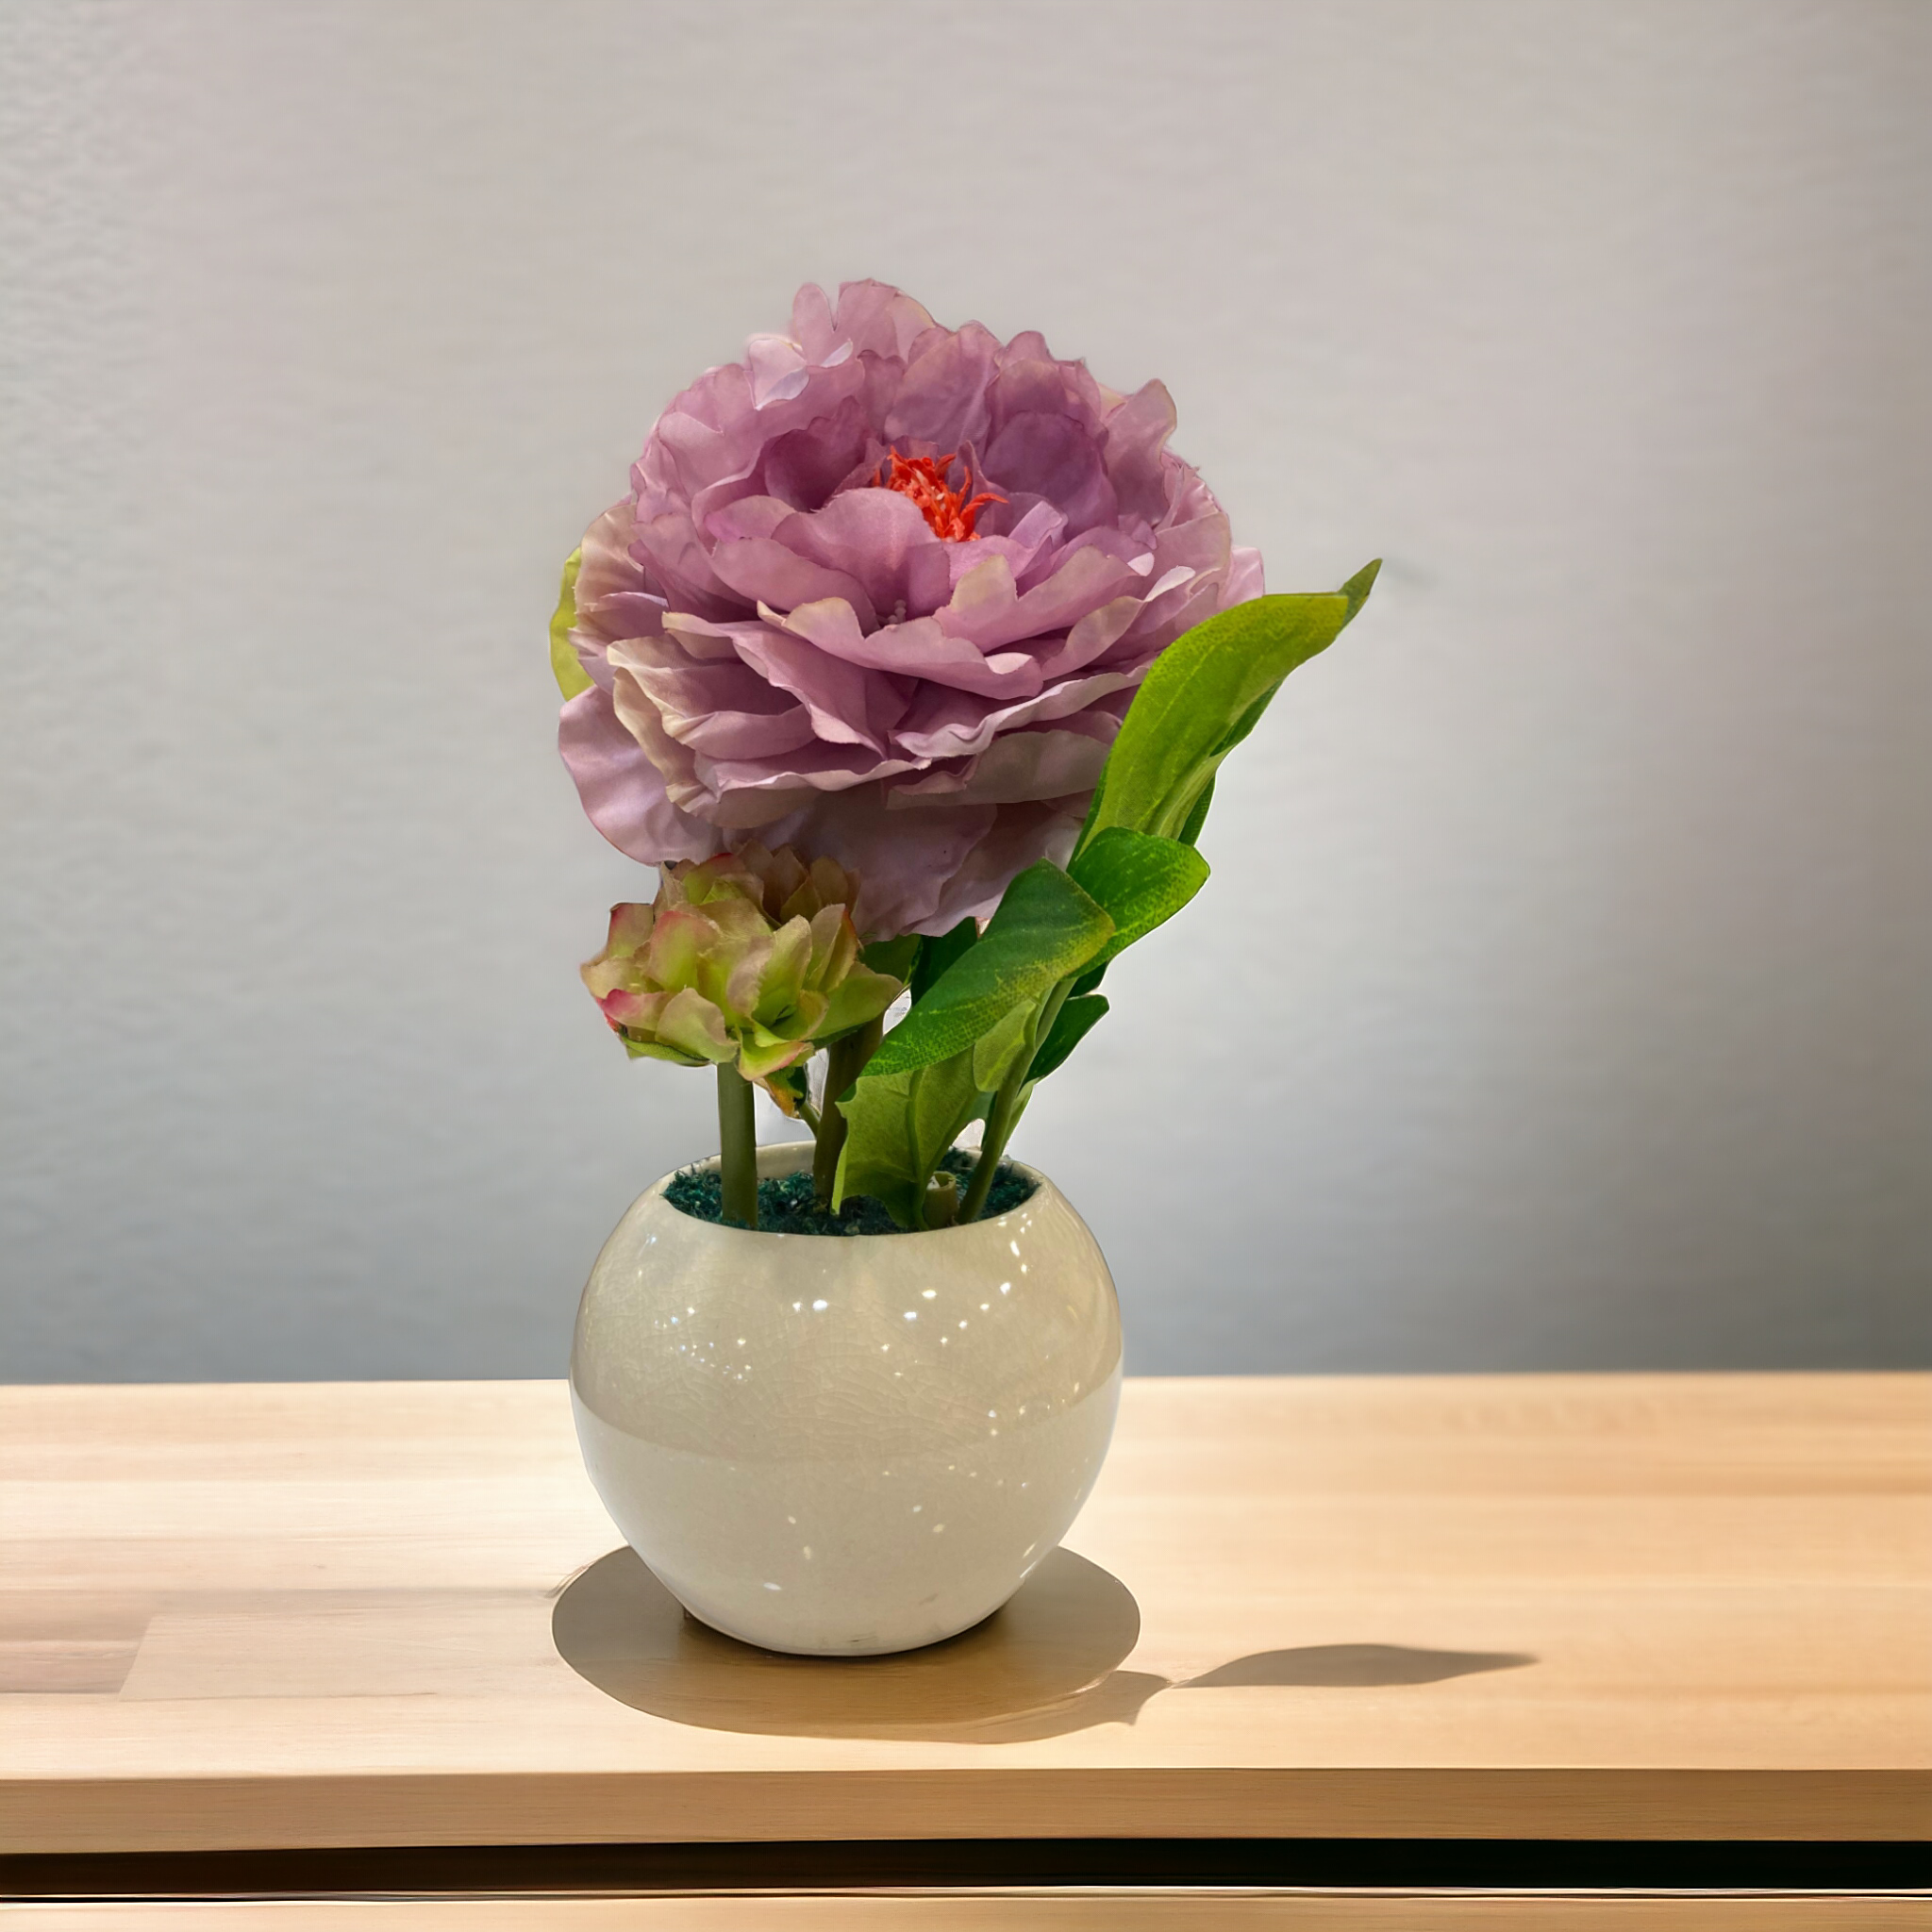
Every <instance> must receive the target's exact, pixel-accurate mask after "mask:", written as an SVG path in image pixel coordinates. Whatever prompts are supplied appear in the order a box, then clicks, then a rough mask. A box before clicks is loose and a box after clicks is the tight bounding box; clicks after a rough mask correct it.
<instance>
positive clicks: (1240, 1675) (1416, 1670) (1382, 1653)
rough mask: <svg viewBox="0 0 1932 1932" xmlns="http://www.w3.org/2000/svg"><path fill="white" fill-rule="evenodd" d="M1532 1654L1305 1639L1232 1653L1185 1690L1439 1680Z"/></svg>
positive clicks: (1511, 1667) (1506, 1667) (1522, 1660)
mask: <svg viewBox="0 0 1932 1932" xmlns="http://www.w3.org/2000/svg"><path fill="white" fill-rule="evenodd" d="M1535 1662H1536V1658H1535V1657H1532V1656H1531V1655H1530V1654H1529V1653H1528V1652H1527V1651H1526V1650H1411V1649H1410V1648H1409V1647H1408V1646H1407V1644H1405V1643H1308V1644H1304V1645H1303V1646H1302V1647H1301V1648H1300V1649H1299V1650H1260V1651H1257V1652H1256V1653H1255V1655H1254V1656H1253V1657H1236V1658H1235V1660H1234V1661H1233V1662H1232V1663H1229V1664H1223V1665H1222V1666H1221V1668H1220V1669H1219V1670H1214V1671H1209V1672H1208V1674H1207V1675H1206V1676H1202V1677H1190V1678H1189V1679H1188V1681H1187V1685H1186V1687H1185V1688H1186V1689H1188V1690H1190V1691H1223V1690H1231V1689H1234V1688H1236V1687H1238V1686H1246V1685H1252V1684H1327V1685H1334V1686H1337V1687H1340V1686H1344V1685H1365V1684H1440V1683H1441V1682H1442V1680H1443V1679H1444V1678H1445V1677H1473V1676H1474V1675H1475V1674H1477V1673H1478V1672H1479V1671H1520V1670H1521V1669H1522V1668H1523V1667H1524V1664H1533V1663H1535Z"/></svg>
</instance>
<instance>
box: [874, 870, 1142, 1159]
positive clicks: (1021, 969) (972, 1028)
mask: <svg viewBox="0 0 1932 1932" xmlns="http://www.w3.org/2000/svg"><path fill="white" fill-rule="evenodd" d="M949 937H950V936H949ZM1112 937H1113V921H1112V920H1110V919H1109V918H1108V916H1107V914H1106V912H1104V911H1103V910H1102V909H1101V908H1099V907H1098V906H1096V905H1095V904H1094V903H1093V901H1092V900H1091V898H1090V897H1089V896H1088V895H1087V893H1086V892H1084V891H1081V889H1080V888H1079V887H1078V886H1077V885H1075V884H1074V881H1073V880H1072V879H1071V878H1070V877H1068V875H1067V874H1065V873H1063V872H1062V871H1061V870H1060V869H1059V867H1058V866H1057V865H1055V864H1053V863H1052V862H1051V861H1049V860H1047V859H1044V858H1042V859H1041V860H1040V861H1039V863H1038V864H1035V865H1029V866H1028V867H1027V868H1026V870H1025V871H1024V872H1023V873H1022V874H1020V875H1019V876H1018V877H1017V878H1015V879H1014V880H1013V882H1012V884H1011V885H1009V886H1008V888H1007V891H1006V896H1005V897H1004V898H1003V899H1001V901H1000V905H999V910H998V911H997V912H995V913H994V914H993V916H992V919H991V923H990V924H988V926H987V928H986V931H985V932H984V933H982V934H981V935H980V938H979V941H978V943H977V944H976V945H974V946H972V947H970V948H969V949H968V950H967V951H966V952H964V953H962V954H961V955H960V956H959V957H958V958H956V959H955V960H954V961H953V963H952V964H951V965H950V966H948V967H947V968H946V970H945V971H944V972H943V973H942V974H941V975H940V977H939V978H938V980H936V981H935V982H934V983H933V984H932V985H931V986H930V987H929V988H928V989H927V991H926V993H925V996H924V998H923V999H920V1000H918V1001H916V1002H915V1003H914V1005H913V1008H912V1010H911V1011H910V1012H909V1013H908V1014H907V1016H906V1017H905V1019H903V1020H902V1021H900V1023H899V1024H898V1025H896V1026H894V1027H893V1028H892V1030H891V1032H890V1033H889V1034H887V1035H886V1037H885V1039H884V1041H882V1042H881V1043H880V1046H879V1049H878V1051H877V1052H876V1053H875V1054H874V1055H873V1057H872V1058H871V1060H870V1061H869V1062H868V1063H867V1066H866V1070H865V1076H864V1078H863V1079H861V1080H860V1082H859V1087H860V1090H861V1091H863V1089H864V1086H865V1083H866V1080H871V1079H878V1078H883V1077H885V1076H887V1075H890V1074H906V1073H910V1072H911V1071H912V1070H913V1069H914V1068H916V1067H925V1066H931V1065H933V1064H934V1063H935V1062H937V1061H940V1060H947V1059H951V1058H953V1057H954V1056H955V1055H956V1054H963V1053H967V1052H969V1050H970V1049H971V1048H972V1047H973V1046H974V1043H975V1042H976V1041H978V1040H979V1038H980V1036H981V1035H982V1034H986V1033H990V1032H991V1031H992V1029H993V1028H994V1027H995V1026H998V1025H999V1024H1001V1023H1002V1022H1007V1024H1008V1025H1010V1024H1012V1023H1011V1022H1010V1021H1008V1014H1010V1013H1011V1012H1012V1010H1013V1009H1014V1008H1016V1007H1029V1008H1030V1007H1036V1006H1037V1005H1038V1004H1039V1002H1040V1001H1041V1000H1043V999H1044V998H1045V997H1046V995H1047V994H1048V993H1049V992H1050V991H1052V990H1053V989H1054V987H1055V986H1056V985H1058V983H1059V981H1060V980H1062V979H1064V978H1065V977H1066V976H1067V975H1068V974H1071V973H1075V972H1077V971H1078V970H1079V969H1080V968H1081V967H1082V966H1084V965H1085V964H1086V963H1087V962H1088V960H1090V959H1091V958H1093V957H1094V955H1095V954H1097V953H1098V952H1099V951H1100V950H1101V948H1102V947H1103V946H1105V945H1106V944H1107V942H1108V940H1109V939H1111V938H1112ZM941 1151H942V1152H943V1149H942V1150H941Z"/></svg>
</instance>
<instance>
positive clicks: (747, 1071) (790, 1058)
mask: <svg viewBox="0 0 1932 1932" xmlns="http://www.w3.org/2000/svg"><path fill="white" fill-rule="evenodd" d="M812 1050H813V1048H812V1042H811V1041H810V1040H809V1039H805V1040H780V1039H777V1038H776V1037H774V1035H771V1034H767V1035H766V1036H765V1038H764V1040H763V1041H757V1040H748V1041H745V1042H744V1044H743V1046H742V1047H741V1050H740V1052H739V1057H738V1067H739V1071H740V1072H741V1074H743V1075H744V1077H745V1078H746V1079H747V1080H767V1079H769V1078H770V1077H771V1076H772V1075H773V1074H777V1073H782V1072H783V1071H784V1070H785V1069H786V1068H787V1067H795V1066H796V1065H797V1064H798V1063H799V1061H800V1060H802V1059H805V1058H808V1057H809V1055H810V1054H811V1052H812Z"/></svg>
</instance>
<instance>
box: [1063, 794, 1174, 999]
mask: <svg viewBox="0 0 1932 1932" xmlns="http://www.w3.org/2000/svg"><path fill="white" fill-rule="evenodd" d="M1068 870H1069V872H1070V873H1071V874H1072V876H1073V879H1074V884H1075V885H1077V886H1079V887H1080V888H1081V889H1082V890H1083V891H1085V892H1086V893H1087V895H1088V897H1089V898H1091V900H1092V901H1093V903H1094V904H1095V905H1096V906H1098V907H1099V908H1101V909H1102V910H1103V911H1104V912H1105V913H1106V914H1107V916H1108V918H1109V919H1110V920H1112V921H1113V937H1112V938H1111V939H1110V940H1108V942H1107V944H1106V945H1105V946H1103V947H1102V948H1101V950H1100V951H1099V953H1098V954H1096V955H1095V956H1094V958H1092V959H1091V960H1090V961H1089V962H1088V967H1087V970H1088V971H1089V972H1092V971H1095V970H1096V969H1098V968H1100V967H1102V966H1105V965H1106V964H1107V962H1108V960H1109V959H1111V958H1114V957H1115V956H1116V955H1117V954H1120V953H1123V952H1124V951H1125V950H1126V949H1127V947H1129V946H1131V945H1132V944H1133V943H1134V941H1136V940H1137V939H1140V938H1141V936H1142V935H1143V934H1145V933H1150V932H1152V931H1153V930H1154V928H1155V927H1156V926H1157V925H1160V924H1165V922H1166V921H1168V920H1170V919H1172V918H1173V917H1174V914H1175V913H1176V912H1178V911H1179V910H1180V909H1181V908H1182V907H1183V906H1185V905H1186V904H1187V903H1188V901H1189V900H1190V899H1191V898H1192V897H1193V896H1194V894H1195V893H1196V892H1198V891H1200V890H1201V888H1202V887H1203V886H1204V885H1205V884H1206V883H1207V880H1208V861H1207V860H1206V859H1205V858H1202V857H1201V855H1200V854H1199V853H1198V852H1196V851H1195V850H1194V848H1193V847H1192V846H1191V845H1184V844H1182V843H1181V841H1179V840H1178V839H1158V838H1154V837H1152V836H1150V835H1149V834H1148V833H1146V832H1136V831H1134V830H1132V829H1131V828H1130V827H1128V826H1126V825H1109V826H1108V828H1107V830H1106V831H1104V832H1102V833H1101V834H1100V835H1099V836H1098V837H1097V838H1096V839H1094V841H1092V843H1091V844H1090V845H1089V846H1088V847H1087V849H1086V850H1085V851H1084V852H1081V853H1080V854H1078V855H1077V856H1076V857H1075V858H1074V862H1073V864H1072V865H1071V866H1070V867H1069V868H1068Z"/></svg>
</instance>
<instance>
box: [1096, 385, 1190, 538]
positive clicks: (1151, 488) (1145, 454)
mask: <svg viewBox="0 0 1932 1932" xmlns="http://www.w3.org/2000/svg"><path fill="white" fill-rule="evenodd" d="M1174 420H1175V418H1174V398H1173V397H1172V396H1171V395H1169V394H1168V392H1167V387H1166V385H1165V384H1164V383H1158V382H1150V383H1148V384H1147V386H1146V387H1145V388H1144V389H1141V390H1140V391H1137V392H1136V393H1135V394H1133V395H1130V396H1129V397H1128V398H1127V399H1126V401H1125V402H1124V403H1123V404H1122V405H1121V406H1120V408H1117V409H1116V410H1114V412H1113V413H1112V415H1110V416H1109V417H1108V419H1107V435H1106V437H1105V439H1104V440H1103V441H1102V444H1101V460H1102V461H1103V462H1104V463H1105V464H1106V466H1107V475H1108V482H1110V483H1111V484H1112V485H1113V493H1114V500H1115V502H1116V503H1118V504H1119V506H1120V508H1121V509H1122V510H1124V511H1125V512H1127V513H1129V514H1131V515H1135V516H1143V517H1146V518H1148V519H1149V520H1150V521H1151V520H1154V519H1158V517H1159V515H1160V513H1161V512H1162V511H1163V510H1164V509H1165V508H1167V481H1166V475H1165V472H1164V470H1163V468H1162V464H1161V460H1160V459H1161V457H1162V455H1163V453H1164V452H1165V450H1166V448H1167V440H1168V438H1169V437H1170V436H1172V435H1173V434H1174Z"/></svg>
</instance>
